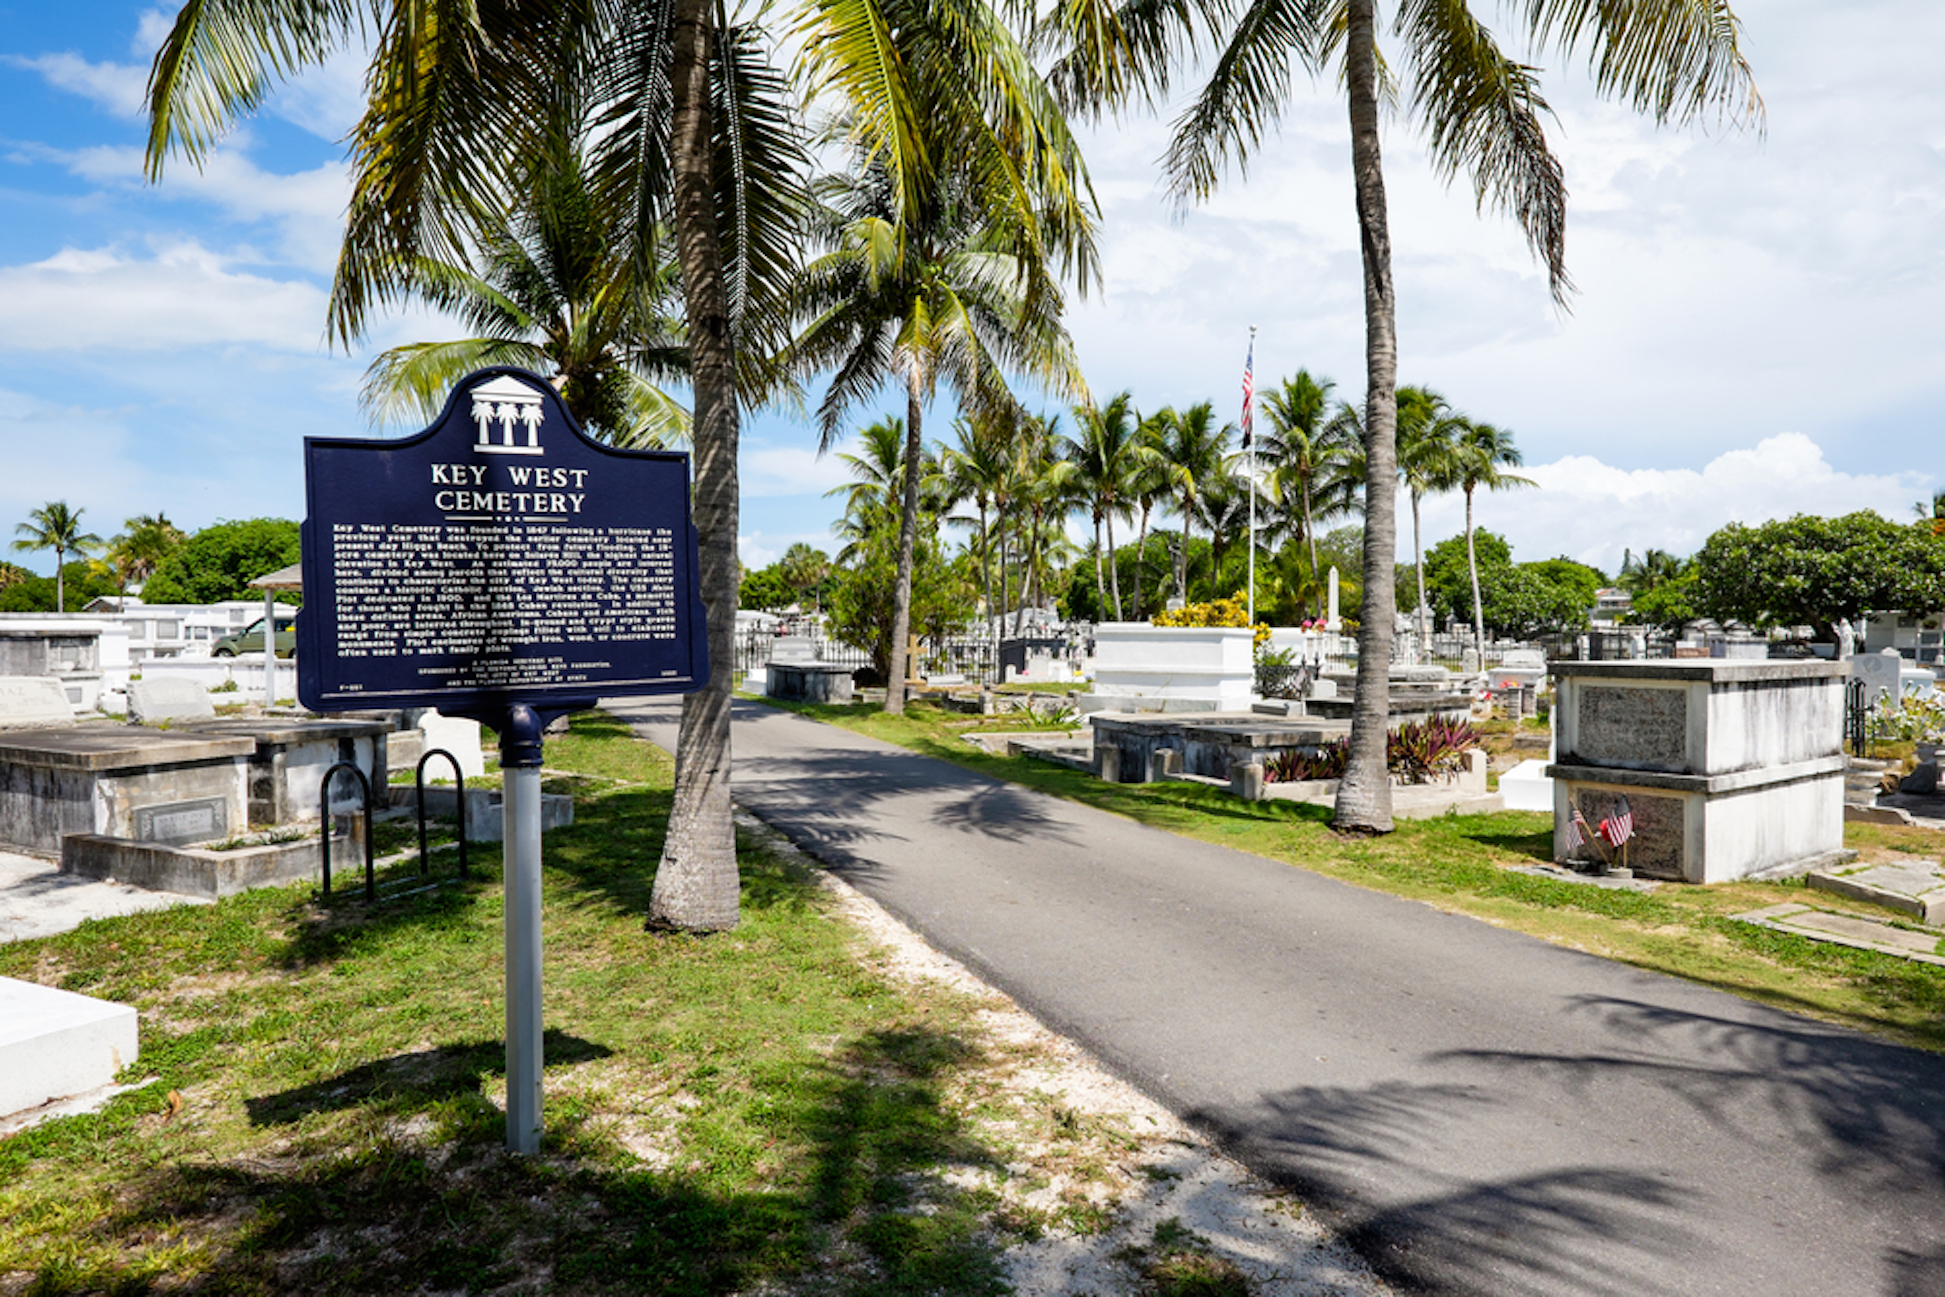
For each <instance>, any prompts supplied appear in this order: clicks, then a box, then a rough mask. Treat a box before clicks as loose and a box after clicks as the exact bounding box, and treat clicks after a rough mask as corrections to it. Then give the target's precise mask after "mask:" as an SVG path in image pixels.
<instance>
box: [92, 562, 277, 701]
mask: <svg viewBox="0 0 1945 1297" xmlns="http://www.w3.org/2000/svg"><path fill="white" fill-rule="evenodd" d="M77 530H79V529H78V528H77ZM67 556H68V552H67V550H66V549H65V548H63V547H62V546H60V545H56V546H55V547H54V611H55V612H57V613H64V612H66V611H67V610H68V588H67V584H66V582H67V573H65V572H63V571H62V570H61V569H62V568H64V567H66V566H67V562H66V560H67ZM266 669H268V668H266Z"/></svg>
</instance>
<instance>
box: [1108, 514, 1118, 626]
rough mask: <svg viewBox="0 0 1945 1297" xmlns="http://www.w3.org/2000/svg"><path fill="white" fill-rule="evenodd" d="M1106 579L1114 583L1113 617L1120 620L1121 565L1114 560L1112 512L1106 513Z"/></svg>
mask: <svg viewBox="0 0 1945 1297" xmlns="http://www.w3.org/2000/svg"><path fill="white" fill-rule="evenodd" d="M1108 580H1110V581H1112V582H1113V583H1114V619H1115V620H1116V621H1120V620H1121V565H1120V564H1119V563H1117V562H1115V561H1114V514H1112V513H1109V514H1108Z"/></svg>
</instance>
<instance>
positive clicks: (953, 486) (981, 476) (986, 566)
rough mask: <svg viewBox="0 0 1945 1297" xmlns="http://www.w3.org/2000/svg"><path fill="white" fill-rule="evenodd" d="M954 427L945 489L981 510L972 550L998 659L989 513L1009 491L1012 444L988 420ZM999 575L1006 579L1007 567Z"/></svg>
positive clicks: (958, 423)
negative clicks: (953, 441)
mask: <svg viewBox="0 0 1945 1297" xmlns="http://www.w3.org/2000/svg"><path fill="white" fill-rule="evenodd" d="M953 431H954V433H955V434H956V435H957V437H958V439H959V444H958V445H956V446H949V447H947V448H946V450H945V452H944V454H943V456H942V459H943V460H944V473H945V477H946V493H947V495H948V496H949V497H950V498H951V500H952V502H953V504H954V505H955V506H956V505H958V504H960V503H963V502H964V501H967V500H971V501H972V502H973V505H974V507H975V508H977V509H978V510H979V517H978V520H977V521H978V527H979V530H978V532H977V534H976V535H975V536H974V538H973V550H974V552H975V553H976V554H978V555H979V592H980V597H981V598H982V599H984V600H985V602H986V617H987V624H988V625H989V626H990V627H991V628H992V637H991V638H992V648H993V661H994V662H995V663H998V661H999V624H1000V620H1001V616H1002V612H1003V609H1004V602H1003V601H1002V602H1001V603H999V604H995V603H994V602H993V565H992V559H993V541H994V534H993V529H992V527H991V526H990V525H989V524H988V522H987V513H988V510H990V509H991V508H992V507H993V506H994V505H995V504H996V503H998V501H999V500H1000V499H1002V498H1003V497H1004V496H1005V495H1006V494H1007V475H1008V474H1009V472H1011V468H1012V461H1011V458H1010V447H1008V446H1007V444H1006V442H1005V440H1004V433H1003V431H1002V430H1001V429H998V428H996V427H995V426H994V425H993V424H991V423H989V422H982V421H980V420H975V419H964V418H962V419H958V420H955V421H954V423H953ZM949 521H955V522H963V521H966V520H964V519H949ZM1000 579H1001V580H1002V581H1004V580H1005V572H1004V570H1002V572H1001V578H1000Z"/></svg>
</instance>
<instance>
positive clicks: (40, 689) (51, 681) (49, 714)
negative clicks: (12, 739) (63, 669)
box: [0, 676, 74, 728]
mask: <svg viewBox="0 0 1945 1297" xmlns="http://www.w3.org/2000/svg"><path fill="white" fill-rule="evenodd" d="M72 724H74V708H73V707H72V706H71V705H69V703H68V694H67V690H65V689H63V688H62V687H61V682H60V681H59V680H56V679H55V678H54V677H53V676H0V728H13V727H16V726H19V727H28V726H42V725H72Z"/></svg>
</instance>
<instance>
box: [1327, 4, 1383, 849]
mask: <svg viewBox="0 0 1945 1297" xmlns="http://www.w3.org/2000/svg"><path fill="white" fill-rule="evenodd" d="M1348 17H1349V22H1348V24H1347V31H1346V33H1345V73H1346V76H1345V79H1346V82H1347V89H1348V91H1349V98H1350V114H1351V170H1352V172H1353V174H1354V176H1355V178H1356V181H1357V223H1358V234H1359V241H1360V243H1361V245H1362V250H1363V254H1364V372H1365V397H1364V399H1365V414H1364V455H1365V474H1364V612H1363V616H1362V620H1361V622H1360V624H1359V625H1358V631H1357V650H1358V652H1357V696H1356V698H1355V700H1354V701H1353V702H1352V704H1351V751H1350V761H1349V763H1348V765H1347V766H1346V768H1345V770H1344V778H1343V780H1342V781H1341V782H1340V783H1339V784H1338V786H1337V805H1336V808H1335V810H1334V811H1333V813H1332V817H1331V822H1332V824H1334V825H1335V826H1336V827H1337V829H1339V830H1340V831H1346V832H1352V833H1389V832H1390V831H1391V827H1392V824H1391V773H1390V771H1389V770H1388V769H1387V768H1386V762H1385V742H1386V736H1387V734H1388V733H1389V729H1388V726H1389V722H1390V718H1391V641H1392V635H1393V632H1394V629H1395V628H1394V625H1393V623H1394V620H1395V619H1396V617H1397V615H1398V612H1397V585H1396V581H1397V553H1398V491H1397V486H1396V483H1397V480H1398V390H1397V388H1398V318H1397V309H1398V308H1397V297H1396V295H1395V294H1394V292H1393V290H1392V284H1391V229H1390V224H1389V218H1388V217H1387V216H1386V213H1385V194H1384V159H1383V156H1382V154H1381V152H1380V149H1379V140H1378V60H1377V48H1378V47H1377V32H1376V30H1375V28H1376V24H1377V15H1376V13H1375V0H1349V14H1348Z"/></svg>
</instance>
